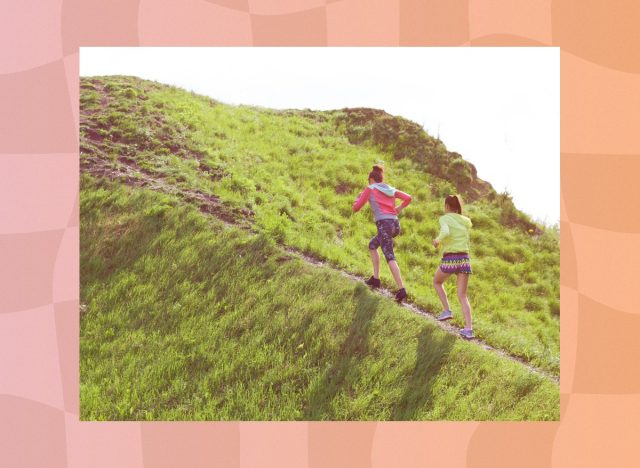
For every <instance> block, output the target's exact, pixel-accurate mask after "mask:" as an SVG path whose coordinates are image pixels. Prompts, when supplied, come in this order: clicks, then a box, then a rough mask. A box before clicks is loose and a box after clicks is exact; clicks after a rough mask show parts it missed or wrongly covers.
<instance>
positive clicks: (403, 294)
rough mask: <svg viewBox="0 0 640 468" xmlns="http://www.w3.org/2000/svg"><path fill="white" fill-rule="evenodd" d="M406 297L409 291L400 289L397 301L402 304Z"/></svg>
mask: <svg viewBox="0 0 640 468" xmlns="http://www.w3.org/2000/svg"><path fill="white" fill-rule="evenodd" d="M406 297H407V291H406V290H405V289H404V288H402V289H398V292H397V293H396V301H398V302H402V300H403V299H404V298H406Z"/></svg>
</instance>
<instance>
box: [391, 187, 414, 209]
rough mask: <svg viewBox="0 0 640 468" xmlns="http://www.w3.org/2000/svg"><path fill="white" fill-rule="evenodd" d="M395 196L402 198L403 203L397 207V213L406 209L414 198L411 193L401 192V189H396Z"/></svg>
mask: <svg viewBox="0 0 640 468" xmlns="http://www.w3.org/2000/svg"><path fill="white" fill-rule="evenodd" d="M394 197H395V198H399V199H401V200H402V203H401V204H400V206H398V207H396V214H397V213H400V212H401V211H402V210H404V209H405V208H406V207H407V206H408V205H409V203H411V200H412V198H411V195H409V194H408V193H404V192H401V191H400V190H396V193H395V195H394Z"/></svg>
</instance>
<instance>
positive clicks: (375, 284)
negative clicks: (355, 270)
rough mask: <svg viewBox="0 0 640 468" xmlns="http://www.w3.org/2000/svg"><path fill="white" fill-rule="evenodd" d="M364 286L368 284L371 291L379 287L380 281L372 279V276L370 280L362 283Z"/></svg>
mask: <svg viewBox="0 0 640 468" xmlns="http://www.w3.org/2000/svg"><path fill="white" fill-rule="evenodd" d="M364 284H368V285H369V286H371V287H372V288H373V289H376V288H379V287H380V279H379V278H374V277H373V276H372V277H371V278H369V279H368V280H367V281H365V282H364Z"/></svg>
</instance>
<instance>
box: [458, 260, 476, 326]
mask: <svg viewBox="0 0 640 468" xmlns="http://www.w3.org/2000/svg"><path fill="white" fill-rule="evenodd" d="M468 285H469V275H467V274H465V273H458V280H457V282H456V288H457V290H458V300H459V301H460V305H461V306H462V313H463V314H464V324H465V328H467V329H469V330H471V329H472V323H471V304H469V298H468V297H467V286H468Z"/></svg>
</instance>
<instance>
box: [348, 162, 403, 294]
mask: <svg viewBox="0 0 640 468" xmlns="http://www.w3.org/2000/svg"><path fill="white" fill-rule="evenodd" d="M383 180H384V169H383V167H382V166H380V165H377V164H376V165H375V166H373V170H372V171H371V172H370V173H369V185H368V186H367V188H365V189H364V190H363V191H362V192H361V193H360V195H359V196H358V199H357V200H356V201H355V202H354V203H353V211H354V212H358V211H360V208H362V207H363V206H364V205H365V203H367V202H369V204H370V205H371V209H372V210H373V217H374V218H375V221H376V227H377V228H378V234H377V235H376V236H375V237H374V238H373V239H371V241H370V242H369V253H370V254H371V263H372V264H373V276H372V277H371V278H369V279H368V280H367V281H366V283H367V284H368V285H369V286H371V287H373V288H379V287H380V256H379V255H378V247H382V253H383V254H384V258H385V259H386V260H387V264H388V265H389V269H390V270H391V274H392V275H393V279H394V280H395V282H396V285H397V287H398V291H397V292H396V300H397V301H398V302H402V300H403V299H404V298H405V297H407V291H406V290H405V288H404V284H403V283H402V277H401V276H400V267H398V263H397V262H396V257H395V255H394V253H393V238H394V237H396V236H397V235H398V234H400V221H398V214H400V212H401V211H402V210H403V209H405V208H406V207H407V205H408V204H409V203H411V196H410V195H408V194H406V193H404V192H401V191H400V190H396V189H394V188H393V187H391V186H389V185H387V184H385V183H384V182H383ZM396 198H400V199H401V200H402V204H401V205H400V206H397V207H396Z"/></svg>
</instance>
